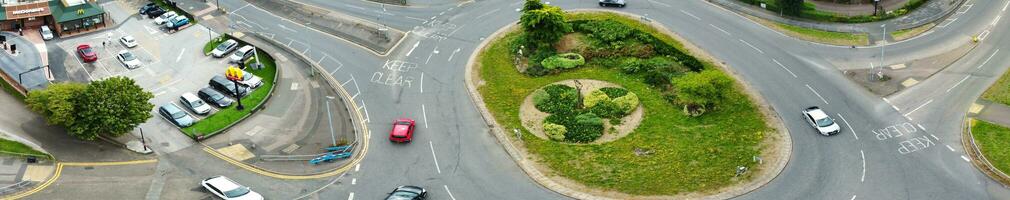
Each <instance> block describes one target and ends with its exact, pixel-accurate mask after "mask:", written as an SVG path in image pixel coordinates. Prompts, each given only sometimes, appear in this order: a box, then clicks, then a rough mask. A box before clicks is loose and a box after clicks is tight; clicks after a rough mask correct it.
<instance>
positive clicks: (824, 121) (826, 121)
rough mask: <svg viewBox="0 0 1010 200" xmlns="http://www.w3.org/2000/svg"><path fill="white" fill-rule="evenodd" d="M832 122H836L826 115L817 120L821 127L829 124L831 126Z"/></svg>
mask: <svg viewBox="0 0 1010 200" xmlns="http://www.w3.org/2000/svg"><path fill="white" fill-rule="evenodd" d="M832 124H835V122H834V121H831V118H827V117H825V118H822V119H818V120H817V126H819V127H827V126H831V125H832Z"/></svg>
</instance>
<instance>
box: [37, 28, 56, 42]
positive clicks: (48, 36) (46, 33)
mask: <svg viewBox="0 0 1010 200" xmlns="http://www.w3.org/2000/svg"><path fill="white" fill-rule="evenodd" d="M39 34H42V40H52V39H53V30H51V29H49V26H42V27H41V28H39Z"/></svg>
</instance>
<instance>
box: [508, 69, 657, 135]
mask: <svg viewBox="0 0 1010 200" xmlns="http://www.w3.org/2000/svg"><path fill="white" fill-rule="evenodd" d="M580 88H581V91H579V89H580ZM580 99H581V103H580ZM639 108H640V106H639V100H638V95H635V93H632V92H628V90H627V89H624V88H620V87H618V86H617V85H615V84H613V83H608V82H604V81H597V80H588V79H580V80H566V81H559V82H556V83H553V84H549V85H547V86H544V87H543V88H540V89H538V90H535V91H534V92H533V93H532V94H531V95H529V97H527V98H526V100H525V101H524V103H523V106H522V107H521V108H520V113H521V115H522V116H521V118H522V121H523V126H524V127H525V128H527V129H528V130H530V131H532V132H533V133H534V135H536V136H537V137H540V138H543V139H550V140H554V141H564V142H572V143H604V142H610V141H614V140H617V139H619V138H621V137H623V136H626V135H627V134H628V133H630V132H631V131H632V130H634V128H635V127H637V126H638V124H639V123H640V122H641V120H642V113H643V112H642V111H641V109H639Z"/></svg>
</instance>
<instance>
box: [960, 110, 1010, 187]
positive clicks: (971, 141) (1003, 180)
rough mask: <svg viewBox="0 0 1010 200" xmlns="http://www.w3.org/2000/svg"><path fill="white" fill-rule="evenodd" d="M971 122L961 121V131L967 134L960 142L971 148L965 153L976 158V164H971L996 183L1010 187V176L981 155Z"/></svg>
mask: <svg viewBox="0 0 1010 200" xmlns="http://www.w3.org/2000/svg"><path fill="white" fill-rule="evenodd" d="M965 118H967V117H965ZM972 120H974V119H970V118H969V119H967V120H963V121H964V123H962V127H963V128H964V129H963V130H965V132H966V133H968V134H964V136H963V137H962V138H961V141H963V143H965V144H966V145H965V146H966V147H969V148H971V150H966V153H969V156H972V157H974V158H976V162H972V163H975V165H976V166H977V167H979V170H981V171H982V172H983V173H985V174H987V175H989V177H991V178H992V179H994V180H996V182H999V183H1000V184H1003V187H1007V186H1008V185H1010V176H1007V174H1006V173H1003V171H1001V170H999V168H996V166H993V165H992V163H991V162H989V159H987V158H986V157H985V154H982V149H981V148H979V147H978V144H976V143H975V136H974V135H973V133H972V132H971V121H972Z"/></svg>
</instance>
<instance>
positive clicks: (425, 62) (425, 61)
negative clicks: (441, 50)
mask: <svg viewBox="0 0 1010 200" xmlns="http://www.w3.org/2000/svg"><path fill="white" fill-rule="evenodd" d="M435 52H438V51H433V52H431V53H429V54H428V59H425V60H424V64H428V61H431V56H432V55H435Z"/></svg>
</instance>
